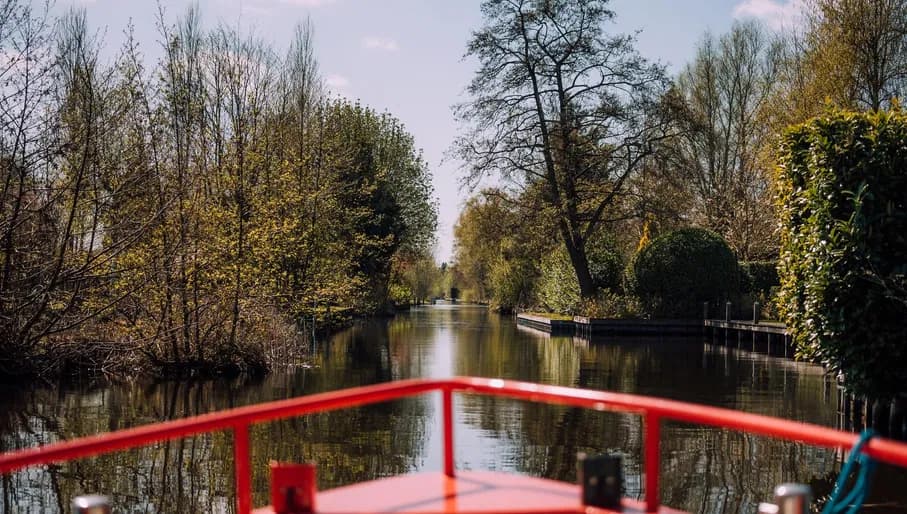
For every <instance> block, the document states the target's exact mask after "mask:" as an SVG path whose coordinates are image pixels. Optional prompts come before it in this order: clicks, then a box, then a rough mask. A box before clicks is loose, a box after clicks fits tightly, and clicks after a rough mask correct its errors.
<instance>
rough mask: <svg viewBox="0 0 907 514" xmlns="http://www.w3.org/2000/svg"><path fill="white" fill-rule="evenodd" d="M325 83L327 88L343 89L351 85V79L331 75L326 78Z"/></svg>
mask: <svg viewBox="0 0 907 514" xmlns="http://www.w3.org/2000/svg"><path fill="white" fill-rule="evenodd" d="M324 83H325V84H327V86H328V87H330V88H334V89H343V88H345V87H347V86H349V85H350V79H348V78H346V77H344V76H343V75H338V74H336V73H329V74H328V75H327V76H326V77H325V78H324Z"/></svg>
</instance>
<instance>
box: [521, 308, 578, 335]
mask: <svg viewBox="0 0 907 514" xmlns="http://www.w3.org/2000/svg"><path fill="white" fill-rule="evenodd" d="M516 322H517V324H520V325H524V326H527V327H529V328H534V329H536V330H541V331H543V332H547V333H549V334H565V335H566V334H569V335H572V334H573V333H574V332H575V331H576V324H575V323H574V322H573V320H569V319H551V318H548V317H545V316H536V315H534V314H525V313H520V314H517V315H516Z"/></svg>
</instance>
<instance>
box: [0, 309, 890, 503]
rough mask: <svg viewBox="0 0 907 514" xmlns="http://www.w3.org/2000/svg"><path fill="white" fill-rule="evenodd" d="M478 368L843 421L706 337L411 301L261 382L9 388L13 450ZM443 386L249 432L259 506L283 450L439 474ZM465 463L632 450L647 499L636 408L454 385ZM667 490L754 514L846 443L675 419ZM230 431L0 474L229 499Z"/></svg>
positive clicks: (553, 462) (342, 463)
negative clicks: (582, 406)
mask: <svg viewBox="0 0 907 514" xmlns="http://www.w3.org/2000/svg"><path fill="white" fill-rule="evenodd" d="M452 375H474V376H484V377H502V378H511V379H519V380H528V381H533V382H540V383H545V384H557V385H565V386H578V387H586V388H594V389H608V390H613V391H621V392H628V393H637V394H644V395H653V396H660V397H665V398H672V399H677V400H683V401H689V402H697V403H703V404H708V405H716V406H721V407H728V408H732V409H739V410H742V411H747V412H755V413H760V414H769V415H773V416H779V417H783V418H788V419H794V420H800V421H808V422H811V423H816V424H819V425H825V426H831V427H835V426H836V425H837V423H838V415H837V411H838V406H837V395H836V393H835V391H834V388H833V386H832V385H831V384H830V383H828V382H827V381H826V379H825V378H824V376H823V372H822V369H821V368H819V367H817V366H814V365H810V364H802V363H795V362H792V361H789V360H786V359H780V358H773V357H767V356H764V355H758V354H752V353H748V352H745V351H739V350H736V349H729V348H726V347H723V346H714V345H711V344H708V343H707V342H705V341H704V340H700V339H692V340H691V339H686V340H684V339H676V338H645V339H638V338H636V339H632V338H630V339H623V338H621V339H614V338H611V339H602V340H597V339H596V340H594V341H591V342H590V341H587V340H584V339H579V338H573V337H551V336H549V335H547V334H544V333H541V332H538V331H535V330H532V329H527V328H524V327H520V326H517V325H516V324H515V323H514V321H513V318H511V317H507V316H498V315H496V314H492V313H489V312H488V311H487V310H486V309H484V308H481V307H474V306H452V305H437V306H426V307H421V308H415V309H413V310H412V311H410V312H408V313H403V314H401V315H398V316H397V317H396V318H393V319H390V320H375V321H367V322H362V323H359V324H357V325H356V326H354V327H353V328H351V329H349V330H346V331H344V332H342V333H339V334H337V335H335V336H333V337H332V338H330V340H328V341H322V342H319V343H318V344H317V345H316V347H315V348H313V351H312V358H311V365H307V366H304V367H303V366H300V367H295V368H293V369H291V370H288V371H279V372H275V373H272V374H270V375H268V376H267V377H264V378H262V379H258V380H248V379H243V380H230V381H226V380H220V381H205V382H192V383H187V382H179V383H176V382H164V383H141V382H139V383H127V384H106V383H83V384H75V385H69V386H66V387H55V386H51V385H48V386H46V387H39V388H31V389H29V390H27V391H22V390H17V389H15V388H5V389H3V390H0V450H3V451H6V450H10V449H15V448H22V447H28V446H33V445H36V444H39V443H48V442H53V441H59V440H64V439H72V438H75V437H79V436H83V435H88V434H95V433H99V432H105V431H110V430H116V429H121V428H126V427H131V426H136V425H142V424H147V423H153V422H158V421H163V420H168V419H174V418H180V417H185V416H190V415H195V414H200V413H205V412H210V411H214V410H218V409H224V408H229V407H236V406H240V405H246V404H253V403H258V402H263V401H269V400H276V399H283V398H290V397H295V396H299V395H306V394H312V393H316V392H321V391H330V390H335V389H341V388H344V387H351V386H358V385H365V384H374V383H378V382H386V381H391V380H397V379H402V378H411V377H447V376H452ZM440 407H441V406H440V398H438V397H437V395H431V396H425V397H418V398H412V399H407V400H402V401H396V402H392V403H387V404H379V405H374V406H369V407H363V408H357V409H353V410H347V411H337V412H331V413H324V414H319V415H311V416H306V417H301V418H295V419H291V420H285V421H281V422H275V423H267V424H262V425H258V426H255V427H253V429H252V461H253V468H254V476H253V488H254V490H255V504H256V505H262V504H265V503H267V502H268V476H267V465H268V462H269V461H270V460H280V461H313V462H316V463H317V464H318V482H319V487H320V488H328V487H335V486H340V485H344V484H350V483H353V482H357V481H361V480H368V479H373V478H376V477H385V476H391V475H396V474H400V473H405V472H410V471H417V470H440V469H441V458H442V457H441V453H442V450H441V440H440V439H441V429H440V415H441V408H440ZM455 417H456V426H455V441H456V463H457V467H458V468H460V469H490V470H505V471H512V472H516V473H523V474H526V475H532V476H541V477H548V478H554V479H559V480H565V481H574V480H575V478H576V454H577V452H586V453H592V454H594V453H601V452H609V453H619V454H620V455H622V456H623V465H624V474H625V477H626V478H625V486H624V487H625V492H626V495H628V496H631V497H640V496H641V492H642V491H641V482H640V471H641V443H642V425H641V423H640V420H639V418H638V417H637V416H634V415H625V414H615V413H604V412H594V411H584V410H579V409H572V408H566V407H557V406H546V405H539V404H531V403H524V402H517V401H510V400H498V399H491V398H487V397H477V396H457V397H456V404H455ZM662 437H663V440H662V441H663V442H662V471H663V474H662V498H663V501H664V503H665V504H667V505H671V506H673V507H677V508H682V509H685V510H687V511H690V512H709V513H722V512H748V513H752V512H755V510H756V506H757V504H758V503H759V502H760V501H766V500H768V499H770V496H771V491H772V489H773V487H774V486H775V485H777V484H779V483H782V482H790V481H794V482H803V483H808V484H810V485H812V486H813V489H814V491H816V493H817V495H818V496H823V495H827V494H828V493H829V492H830V490H831V485H832V483H833V481H834V479H835V477H836V476H837V473H838V471H839V470H840V467H841V458H842V455H841V454H840V453H839V452H834V451H826V450H821V449H816V448H812V447H806V446H801V445H797V444H792V443H786V442H780V441H776V440H772V439H768V438H763V437H755V436H749V435H744V434H740V433H735V432H728V431H724V430H716V429H709V428H704V427H699V426H693V425H686V424H678V423H668V424H666V426H665V427H664V428H663V430H662ZM231 452H232V446H231V438H230V434H227V433H216V434H212V435H206V436H201V437H195V438H189V439H185V440H180V441H172V442H169V443H165V444H160V445H156V446H149V447H145V448H141V449H137V450H132V451H127V452H120V453H116V454H112V455H106V456H101V457H97V458H91V459H84V460H79V461H75V462H71V463H65V464H61V465H55V466H47V467H42V468H33V469H29V470H26V471H23V472H21V473H17V474H13V475H8V476H4V477H3V478H2V479H0V480H2V482H0V492H2V497H0V512H3V513H7V512H8V513H14V512H15V513H18V512H23V513H24V512H67V511H68V505H67V504H68V502H69V499H70V498H72V497H73V496H75V495H77V494H82V493H88V492H92V493H95V492H96V493H102V494H106V495H108V496H110V497H111V498H112V499H113V500H114V503H115V506H116V510H115V512H120V513H127V512H128V513H140V512H141V513H146V512H148V513H150V512H173V513H183V512H230V511H232V505H233V496H232V489H233V474H232V472H233V463H232V453H231ZM905 485H907V477H905V475H904V474H903V473H900V472H897V471H894V470H891V469H887V468H883V469H881V470H880V472H879V476H878V477H877V480H876V491H875V494H874V495H873V498H872V502H873V504H874V508H873V509H872V510H871V512H905V511H907V492H905V490H907V487H904V486H905Z"/></svg>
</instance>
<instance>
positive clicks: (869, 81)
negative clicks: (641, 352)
mask: <svg viewBox="0 0 907 514" xmlns="http://www.w3.org/2000/svg"><path fill="white" fill-rule="evenodd" d="M613 7H614V6H613V3H611V2H609V1H608V0H556V1H551V2H528V3H524V2H507V1H505V0H485V1H484V2H483V4H482V14H483V21H482V25H481V27H480V28H478V29H477V30H475V31H474V32H473V33H472V36H471V38H470V40H469V42H468V44H467V56H469V57H471V58H473V59H475V60H476V61H477V63H478V65H477V69H476V71H475V73H474V75H473V78H472V81H471V82H470V84H469V85H468V87H467V90H466V93H467V94H466V99H465V101H463V102H462V103H460V104H458V105H457V106H455V109H454V113H455V115H456V116H457V117H458V120H459V121H460V122H462V123H463V125H464V130H463V131H462V132H461V135H460V138H459V139H458V140H457V141H456V142H455V144H454V148H453V150H454V153H455V155H456V156H457V157H459V158H460V159H461V160H462V161H463V162H465V163H466V174H465V179H466V181H467V183H468V184H469V185H470V186H472V191H473V196H472V197H471V198H470V199H469V200H467V201H466V203H465V205H464V207H463V209H462V210H461V212H460V216H459V218H458V220H457V223H456V225H455V227H454V237H455V245H454V248H455V258H454V264H453V265H452V268H453V275H454V277H455V280H454V284H455V286H456V287H457V288H458V289H459V290H460V291H462V296H463V298H464V300H467V301H487V302H489V303H490V304H491V305H492V306H493V308H494V309H495V310H497V311H499V312H520V311H530V312H538V311H541V312H550V313H557V314H560V315H567V316H572V315H579V316H585V317H589V318H610V319H617V320H620V319H651V320H658V319H702V317H703V313H704V312H709V313H721V317H724V315H725V308H726V305H727V302H731V305H732V306H733V308H734V309H736V311H735V312H731V313H729V315H730V317H732V318H738V319H745V318H750V319H752V317H753V316H754V313H753V311H752V310H750V311H749V312H746V310H749V309H750V308H751V306H752V307H754V306H755V304H756V303H758V304H759V306H760V308H761V312H758V313H755V314H758V318H760V319H764V320H769V319H771V320H780V321H782V322H784V323H785V325H786V326H787V327H788V328H789V329H790V330H791V332H792V334H791V335H792V338H793V341H794V342H795V343H796V345H797V348H796V353H797V356H798V357H799V358H805V359H815V360H817V361H819V362H821V364H823V365H824V366H825V367H826V369H828V370H829V371H830V372H832V373H837V374H839V375H840V376H841V377H843V380H844V385H845V387H846V388H847V389H848V390H849V391H851V392H853V393H855V394H868V395H871V396H875V397H891V396H894V395H898V394H902V393H904V392H905V385H904V384H905V383H907V372H905V370H907V352H905V351H904V344H903V343H904V340H905V332H907V329H905V328H904V324H903V319H904V317H905V316H907V279H905V276H907V273H905V266H904V255H905V254H907V248H905V245H907V243H905V241H907V240H905V238H904V236H903V233H904V227H905V224H907V222H905V220H907V205H905V203H904V201H903V197H904V191H905V190H907V187H905V183H907V174H905V171H904V170H905V169H907V167H905V166H904V162H903V161H904V156H903V152H902V151H901V150H899V149H900V148H902V147H903V143H904V141H905V140H907V129H905V127H907V122H905V116H904V114H903V111H902V108H901V106H900V102H899V98H903V97H904V95H905V94H907V2H904V1H893V2H877V1H874V0H855V1H842V0H810V1H807V2H803V5H802V24H798V25H797V27H796V28H792V29H772V28H771V27H769V26H768V25H766V24H764V23H760V22H759V21H756V20H753V19H747V20H738V21H735V22H734V23H733V25H732V26H731V27H730V29H729V30H728V31H727V32H725V33H723V34H711V33H706V34H704V35H703V36H702V38H701V39H700V41H699V42H698V43H697V47H696V50H695V53H694V56H693V58H692V59H691V60H690V62H688V63H687V64H686V65H685V66H683V68H682V69H681V70H680V71H679V73H677V74H676V75H674V76H669V75H668V73H667V70H666V69H665V67H664V66H662V65H661V64H660V63H658V62H657V61H653V60H650V58H647V56H642V55H640V53H639V52H638V50H637V41H636V38H635V37H634V36H633V35H625V34H620V33H616V31H614V30H613V23H612V22H613V21H614V18H615V17H616V16H618V15H619V13H616V12H615V11H614V10H612V9H613ZM552 27H556V28H557V30H552ZM489 184H494V186H493V187H489ZM742 306H747V307H746V309H741V307H742ZM545 316H547V317H550V318H557V317H558V316H552V315H550V314H548V315H545Z"/></svg>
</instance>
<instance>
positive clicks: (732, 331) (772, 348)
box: [702, 319, 794, 358]
mask: <svg viewBox="0 0 907 514" xmlns="http://www.w3.org/2000/svg"><path fill="white" fill-rule="evenodd" d="M702 324H703V328H704V330H705V332H706V333H705V335H706V336H707V337H708V338H709V339H710V340H711V341H712V343H716V344H723V345H724V346H734V347H736V348H739V349H742V350H748V351H751V352H755V353H765V354H768V355H774V356H777V357H788V358H792V357H793V356H794V348H793V345H792V344H791V337H790V332H789V331H788V330H787V327H786V326H785V325H784V323H778V322H774V321H758V320H727V319H706V320H703V322H702Z"/></svg>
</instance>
